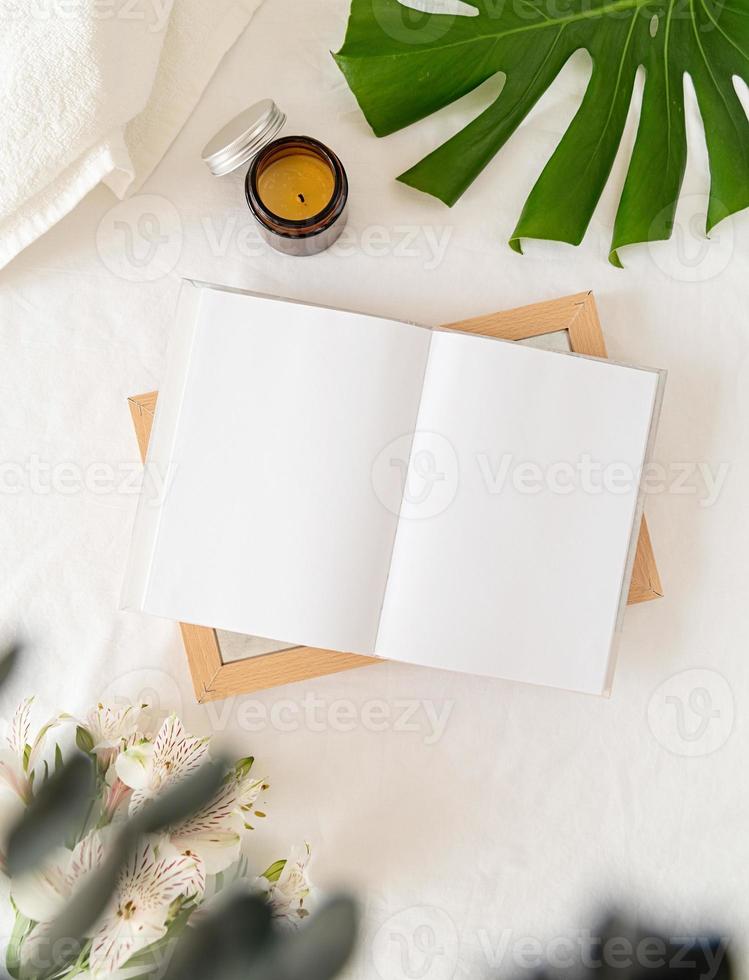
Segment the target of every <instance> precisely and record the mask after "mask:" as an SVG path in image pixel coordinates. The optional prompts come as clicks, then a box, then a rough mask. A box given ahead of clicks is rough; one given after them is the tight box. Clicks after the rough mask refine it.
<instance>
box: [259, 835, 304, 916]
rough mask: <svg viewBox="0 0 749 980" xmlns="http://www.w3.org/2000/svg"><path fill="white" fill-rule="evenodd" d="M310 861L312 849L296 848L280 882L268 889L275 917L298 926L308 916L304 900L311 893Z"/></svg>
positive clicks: (280, 877)
mask: <svg viewBox="0 0 749 980" xmlns="http://www.w3.org/2000/svg"><path fill="white" fill-rule="evenodd" d="M309 860H310V847H309V844H305V846H304V847H303V848H296V849H295V850H294V851H292V853H291V855H290V856H289V857H288V859H287V860H286V864H285V865H284V866H283V870H282V871H281V874H280V875H279V876H278V880H277V881H274V882H271V884H270V886H269V888H268V900H269V901H270V904H271V908H272V910H273V915H274V917H276V918H279V919H285V920H286V921H287V922H290V923H293V924H297V923H298V922H299V920H300V919H303V918H304V917H305V916H306V915H308V914H309V913H308V911H307V909H305V908H304V900H305V898H307V896H308V895H309V893H310V883H309V879H308V878H307V867H308V865H309Z"/></svg>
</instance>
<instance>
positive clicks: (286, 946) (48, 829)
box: [0, 651, 356, 980]
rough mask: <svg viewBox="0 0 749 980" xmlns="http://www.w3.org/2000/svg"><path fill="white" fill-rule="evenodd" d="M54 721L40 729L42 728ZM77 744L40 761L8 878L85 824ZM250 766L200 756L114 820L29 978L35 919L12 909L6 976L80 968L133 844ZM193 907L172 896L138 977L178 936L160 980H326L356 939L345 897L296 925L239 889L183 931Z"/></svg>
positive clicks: (87, 768) (3, 661) (84, 763)
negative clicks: (285, 925)
mask: <svg viewBox="0 0 749 980" xmlns="http://www.w3.org/2000/svg"><path fill="white" fill-rule="evenodd" d="M15 661H16V653H15V651H10V653H8V654H6V655H5V656H4V657H2V658H0V685H2V683H3V682H4V681H5V679H6V678H7V676H8V675H9V674H10V672H11V669H12V667H13V666H14V664H15ZM52 724H53V723H50V724H49V725H47V726H45V728H44V729H43V732H45V733H46V732H47V731H48V730H49V729H50V728H51V727H52ZM76 745H77V746H78V749H79V750H80V752H81V753H82V754H79V755H76V756H74V757H73V758H72V759H71V760H70V761H68V762H65V761H64V760H63V756H62V752H61V750H60V748H59V746H56V747H55V761H54V771H53V772H52V774H50V773H49V766H48V764H47V763H46V762H45V764H44V776H43V778H42V779H41V780H40V782H41V785H38V786H37V787H36V790H35V792H34V793H33V795H32V796H31V798H30V800H29V803H28V805H27V807H26V810H25V812H24V814H23V816H22V818H21V819H20V821H19V822H18V824H17V825H16V827H15V828H14V829H13V830H12V831H11V834H10V836H9V838H8V852H7V857H6V867H7V870H8V871H9V873H11V874H12V875H18V874H23V873H25V872H28V871H30V870H33V869H34V868H35V867H38V866H39V865H40V864H41V862H42V861H43V859H44V858H45V857H46V856H47V855H48V853H49V852H50V851H51V850H52V849H53V848H55V847H58V846H62V845H63V844H64V843H65V841H66V839H67V838H68V837H69V836H70V833H71V828H73V827H77V828H78V829H79V830H80V828H81V827H82V828H83V829H84V830H85V828H86V825H87V823H88V819H89V816H90V808H89V803H90V800H91V797H92V782H93V779H94V778H95V774H96V766H95V762H94V757H93V755H92V753H93V748H94V746H93V740H92V738H91V735H90V733H89V732H88V731H87V730H86V729H85V728H83V727H81V726H78V728H77V730H76ZM31 752H32V747H31V746H29V745H26V746H24V749H23V770H24V772H28V769H29V764H30V759H31ZM252 763H253V759H252V758H250V757H248V758H246V759H241V760H240V761H239V762H238V763H237V764H236V765H235V766H232V767H229V766H228V764H227V762H226V761H222V760H215V761H213V762H207V763H204V764H203V765H202V766H201V767H200V768H199V769H197V770H196V771H195V772H193V773H192V774H191V775H189V776H186V777H185V778H184V779H182V780H180V781H179V782H177V783H176V784H175V785H173V786H172V787H171V788H170V789H168V790H167V791H166V792H165V793H163V795H161V796H159V797H157V798H156V799H155V800H153V801H152V802H151V803H150V804H149V805H148V806H147V807H144V808H143V809H141V810H140V811H139V812H138V813H137V814H136V815H135V816H133V817H130V818H129V819H128V820H126V821H125V822H124V823H122V824H121V825H118V827H117V829H116V831H114V832H113V837H112V842H111V847H110V848H109V852H108V855H107V857H106V858H105V860H104V863H103V864H102V865H101V866H100V867H99V868H98V869H97V870H96V871H93V872H91V873H90V874H89V875H88V876H87V878H86V879H85V881H84V883H83V885H82V886H81V888H80V890H79V891H78V892H77V893H76V894H75V895H74V896H73V897H72V899H71V900H70V901H69V902H68V904H67V906H66V907H65V909H64V910H63V912H62V913H61V914H60V915H59V916H58V917H57V919H55V920H54V921H53V922H51V923H50V925H49V928H48V930H47V932H46V935H45V942H46V949H48V950H49V951H50V961H49V963H48V965H47V966H46V967H45V971H44V974H43V975H40V973H39V971H38V970H37V969H34V973H33V976H32V975H31V974H29V973H28V967H27V968H26V970H25V971H24V970H23V969H22V966H21V947H22V944H23V943H24V941H25V940H26V938H27V936H28V935H29V932H30V931H31V929H32V928H33V926H34V925H35V923H34V922H33V921H32V920H30V919H28V918H26V917H25V916H24V915H22V914H21V913H20V912H19V911H18V909H17V908H16V909H15V913H16V915H15V923H14V927H13V931H12V933H11V936H10V938H9V941H8V946H7V950H6V968H7V970H8V972H9V974H10V976H11V977H13V978H14V980H46V978H56V977H62V976H74V975H76V974H77V973H79V972H82V970H83V969H84V968H85V967H84V964H85V961H86V958H87V956H88V953H89V950H90V946H91V943H90V941H89V940H87V939H86V938H85V937H86V936H87V935H90V932H91V927H92V926H93V925H94V923H95V922H96V920H97V919H98V918H99V916H100V915H101V912H102V909H104V908H105V907H106V906H107V904H108V902H109V900H110V898H111V896H112V895H113V893H114V892H115V889H116V886H117V881H118V878H119V875H120V871H121V868H122V866H123V864H124V863H125V862H126V860H127V859H128V857H129V856H130V855H131V854H132V852H133V849H134V848H135V847H136V846H137V845H138V843H139V842H140V841H142V840H143V838H145V837H147V836H148V835H150V834H155V833H158V832H159V831H162V830H165V829H166V828H168V827H169V826H170V825H172V824H175V823H178V822H179V821H180V820H183V819H185V818H187V817H189V816H190V815H191V814H193V813H195V812H197V811H199V810H200V809H201V807H203V806H205V805H207V804H208V803H209V802H210V801H211V800H212V799H213V798H214V796H215V794H216V793H217V792H218V791H219V789H220V787H221V786H222V784H223V783H224V780H225V779H227V778H236V777H238V776H242V775H246V774H247V773H248V772H249V771H250V768H251V767H252ZM33 775H34V773H33V772H32V773H30V774H29V783H30V786H32V787H33ZM87 810H89V812H87ZM113 830H114V829H113ZM285 864H286V862H285V861H277V862H275V864H273V865H271V866H270V868H268V869H267V871H266V873H265V877H267V879H268V880H269V881H271V882H275V881H277V880H278V877H279V876H280V874H281V871H282V870H283V868H284V866H285ZM194 909H195V906H194V904H193V903H192V902H190V901H187V902H185V901H183V900H180V901H179V902H178V903H177V902H175V903H174V907H173V909H172V910H171V917H170V921H169V926H168V930H167V934H166V935H165V936H164V937H163V939H161V940H159V941H158V942H156V943H153V944H152V945H151V946H150V947H147V948H146V949H144V950H142V951H141V952H140V953H139V954H137V956H134V957H132V958H131V961H130V962H129V963H128V968H133V969H136V970H137V969H141V968H142V969H143V970H144V972H143V973H142V974H140V977H141V978H142V980H146V978H148V980H152V978H153V980H155V978H156V977H158V978H159V980H161V978H162V977H163V976H164V973H163V958H162V957H163V956H164V955H166V954H168V951H169V947H170V946H172V945H174V943H175V941H177V951H176V956H175V958H174V960H173V962H172V963H171V964H170V965H169V967H168V968H167V974H166V980H169V978H171V980H190V978H192V977H195V978H196V980H197V978H200V980H204V978H205V977H211V978H213V980H244V978H245V977H249V976H252V978H253V980H331V978H333V977H334V976H335V975H336V974H337V973H338V972H339V970H340V969H341V967H342V966H343V964H344V963H345V961H346V960H347V959H348V957H349V955H350V953H351V950H352V948H353V945H354V941H355V937H356V910H355V908H354V905H353V903H352V902H351V900H350V899H348V898H343V897H341V898H337V899H334V900H333V901H332V902H330V903H328V905H327V906H325V907H324V908H323V909H322V910H321V911H320V913H319V914H318V915H316V916H314V917H313V918H312V920H311V922H310V923H309V924H308V925H307V926H305V928H303V929H300V930H299V931H283V930H281V929H279V928H277V927H276V926H275V924H274V923H273V921H272V918H271V911H270V908H269V906H268V903H267V902H266V901H265V899H264V897H262V896H261V895H257V894H252V895H247V894H243V895H236V896H235V897H233V898H231V899H229V900H228V901H226V902H225V903H224V904H223V906H222V908H221V909H220V911H219V912H216V913H214V914H213V915H209V916H207V917H206V919H205V921H204V922H202V923H200V924H199V925H197V926H195V927H194V928H191V929H189V930H187V929H185V927H186V925H187V922H188V920H189V918H190V916H191V915H192V913H193V911H194ZM78 937H80V938H78ZM180 937H181V940H180Z"/></svg>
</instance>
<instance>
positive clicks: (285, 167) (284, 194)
mask: <svg viewBox="0 0 749 980" xmlns="http://www.w3.org/2000/svg"><path fill="white" fill-rule="evenodd" d="M334 189H335V178H334V176H333V172H332V170H331V169H330V167H329V166H328V164H327V163H326V162H325V161H324V160H321V159H320V158H319V157H316V156H312V155H311V154H309V153H302V152H296V153H289V154H287V155H285V156H281V157H278V158H277V159H276V160H273V161H272V162H271V163H269V164H268V166H267V167H264V168H263V170H262V172H261V173H260V174H258V178H257V194H258V197H259V198H260V200H261V201H262V202H263V204H264V205H265V206H266V208H268V210H269V211H272V212H273V214H277V215H278V217H279V218H286V219H287V220H290V221H302V220H304V219H305V218H312V217H314V216H315V215H316V214H319V213H320V212H321V211H322V210H323V209H324V208H325V207H326V205H328V204H329V203H330V200H331V198H332V197H333V190H334Z"/></svg>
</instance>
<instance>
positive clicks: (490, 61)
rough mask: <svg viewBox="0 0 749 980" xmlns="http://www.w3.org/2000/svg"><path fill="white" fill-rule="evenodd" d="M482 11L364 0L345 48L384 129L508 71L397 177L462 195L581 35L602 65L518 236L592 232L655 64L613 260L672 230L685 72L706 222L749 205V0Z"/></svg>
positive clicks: (608, 0)
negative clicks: (740, 91) (692, 95)
mask: <svg viewBox="0 0 749 980" xmlns="http://www.w3.org/2000/svg"><path fill="white" fill-rule="evenodd" d="M470 2H471V5H472V6H474V9H475V10H476V11H477V13H476V15H475V16H456V15H453V14H444V13H442V14H439V13H432V14H425V13H417V12H415V11H414V10H412V9H409V8H407V7H406V6H405V5H403V4H401V3H400V2H399V0H352V4H351V15H350V19H349V24H348V30H347V33H346V39H345V42H344V45H343V47H342V49H341V50H340V51H339V52H338V54H337V55H336V56H335V57H336V61H337V62H338V65H339V66H340V68H341V70H342V71H343V73H344V75H345V76H346V79H347V81H348V83H349V85H350V86H351V88H352V90H353V92H354V94H355V96H356V98H357V100H358V102H359V105H360V106H361V108H362V111H363V112H364V114H365V116H366V118H367V120H368V121H369V123H370V125H371V126H372V128H373V130H374V131H375V133H376V134H377V135H378V136H385V135H386V134H388V133H392V132H394V131H395V130H398V129H401V128H402V127H404V126H408V125H409V124H411V123H413V122H416V121H417V120H418V119H422V118H424V117H425V116H428V115H430V114H431V113H433V112H436V111H437V110H438V109H441V108H442V107H443V106H446V105H448V104H449V103H451V102H454V101H455V100H456V99H459V98H460V97H461V96H463V95H465V94H466V93H468V92H470V91H471V90H472V89H474V88H476V86H477V85H480V84H481V83H482V82H483V81H485V80H486V79H487V78H489V77H491V76H492V75H494V74H496V73H497V72H502V73H504V75H505V76H506V77H505V82H504V85H503V88H502V90H501V92H500V94H499V96H498V97H497V98H496V100H495V101H494V102H493V103H492V104H491V105H490V106H489V107H488V108H487V109H486V110H485V111H484V112H483V113H481V115H480V116H478V118H476V119H474V120H473V121H472V122H470V123H468V125H467V126H466V127H465V128H464V129H462V130H461V131H460V132H458V133H457V134H456V135H455V136H453V137H452V138H451V139H449V140H448V141H447V142H446V143H444V144H443V145H442V146H440V147H438V148H437V149H436V150H434V151H433V152H432V153H430V154H429V156H427V157H426V158H425V159H423V160H422V161H421V162H420V163H417V164H416V165H415V166H414V167H412V168H411V169H410V170H408V171H406V173H404V174H401V176H400V177H399V180H401V181H403V182H404V183H406V184H409V185H411V186H412V187H416V188H418V189H419V190H422V191H426V192H427V193H429V194H433V195H434V196H435V197H438V198H440V200H442V201H444V202H445V203H446V204H448V205H452V204H454V203H455V201H457V200H458V198H459V197H460V196H461V194H462V193H463V192H464V191H465V190H466V188H467V187H468V186H469V185H470V184H471V182H472V181H473V180H475V178H476V177H477V176H478V174H479V173H480V172H481V171H482V170H483V168H484V167H485V166H486V165H487V164H488V163H489V161H490V160H491V159H492V158H493V157H494V156H495V154H496V153H497V152H498V151H499V150H500V149H501V147H502V146H504V144H505V143H506V141H507V140H508V139H509V137H510V136H511V135H512V133H513V132H514V131H515V129H516V128H517V126H518V125H519V124H520V123H521V122H522V121H523V119H524V118H525V117H526V115H527V114H528V112H529V111H530V110H531V108H532V107H533V105H534V104H535V103H536V101H537V100H538V99H539V98H540V97H541V95H543V93H544V92H545V91H546V90H547V89H548V88H549V86H550V85H551V84H552V82H553V81H554V79H555V77H556V76H557V74H558V73H559V71H560V69H561V68H562V66H563V65H564V64H565V62H566V61H567V60H568V58H569V57H570V56H571V55H572V54H573V53H574V52H575V51H577V50H579V49H581V48H584V49H587V51H588V52H589V53H590V56H591V58H592V62H593V70H592V75H591V78H590V82H589V84H588V88H587V91H586V93H585V97H584V98H583V101H582V104H581V105H580V108H579V110H578V112H577V114H576V115H575V117H574V119H573V120H572V122H571V123H570V125H569V127H568V129H567V131H566V132H565V134H564V135H563V137H562V139H561V141H560V143H559V145H558V146H557V148H556V150H555V151H554V153H553V154H552V156H551V158H550V159H549V161H548V163H547V164H546V166H545V168H544V170H543V172H542V173H541V175H540V177H539V178H538V180H537V181H536V184H535V185H534V187H533V189H532V191H531V193H530V196H529V197H528V200H527V201H526V203H525V206H524V208H523V210H522V213H521V215H520V218H519V220H518V223H517V225H516V227H515V230H514V232H513V234H512V237H511V239H510V244H511V246H512V247H513V248H514V249H516V250H517V251H520V250H521V245H520V242H521V239H523V238H541V239H553V240H556V241H563V242H569V243H571V244H574V245H577V244H579V243H580V242H581V241H582V238H583V235H584V234H585V230H586V228H587V227H588V223H589V222H590V219H591V216H592V214H593V211H594V209H595V207H596V204H597V202H598V200H599V198H600V195H601V193H602V191H603V188H604V186H605V184H606V181H607V179H608V176H609V173H610V171H611V167H612V164H613V161H614V158H615V155H616V152H617V149H618V147H619V143H620V140H621V135H622V131H623V129H624V124H625V120H626V117H627V112H628V109H629V105H630V101H631V96H632V89H633V84H634V80H635V74H636V72H637V69H638V67H639V66H643V67H644V68H645V70H646V73H647V74H646V82H645V90H644V95H643V104H642V111H641V115H640V122H639V127H638V130H637V137H636V140H635V145H634V149H633V151H632V156H631V159H630V161H629V169H628V172H627V177H626V181H625V183H624V188H623V190H622V194H621V198H620V201H619V207H618V211H617V215H616V220H615V224H614V231H613V239H612V243H611V253H610V260H611V261H612V262H613V263H614V264H615V265H619V264H620V262H619V257H618V253H617V250H618V249H619V248H621V247H622V246H624V245H629V244H633V243H636V242H646V241H658V240H662V239H666V238H669V237H670V235H671V231H672V228H673V222H674V214H675V211H676V205H677V201H678V197H679V191H680V188H681V182H682V178H683V174H684V167H685V161H686V152H687V147H686V131H685V124H684V95H683V76H684V73H687V74H689V76H690V77H691V79H692V82H693V83H694V87H695V90H696V93H697V99H698V102H699V108H700V112H701V114H702V118H703V121H704V124H705V135H706V140H707V149H708V153H709V158H710V175H711V183H710V196H709V204H708V209H707V221H706V224H707V227H706V233H709V232H710V230H711V229H712V228H713V227H714V226H715V225H716V224H717V223H718V222H719V221H721V220H722V219H723V218H725V217H727V216H728V215H731V214H734V213H735V212H737V211H739V210H741V209H742V208H745V207H747V206H748V205H749V123H748V122H747V117H746V114H745V112H744V109H743V107H742V105H741V102H740V101H739V99H738V97H737V95H736V92H735V89H734V86H733V81H732V77H733V76H734V75H737V76H739V77H740V78H743V79H744V80H745V81H747V80H749V9H748V8H747V5H746V3H745V2H744V0H562V2H560V0H470Z"/></svg>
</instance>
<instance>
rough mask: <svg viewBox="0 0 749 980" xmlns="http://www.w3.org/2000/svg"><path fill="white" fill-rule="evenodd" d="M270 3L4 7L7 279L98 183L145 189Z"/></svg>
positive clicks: (11, 3) (3, 254)
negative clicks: (15, 263) (15, 262)
mask: <svg viewBox="0 0 749 980" xmlns="http://www.w3.org/2000/svg"><path fill="white" fill-rule="evenodd" d="M261 2H262V0H34V2H33V3H28V0H4V2H3V3H2V11H0V21H1V22H2V30H0V64H2V65H3V72H2V74H1V75H0V92H2V99H1V100H0V101H1V102H2V105H3V113H2V121H3V130H4V132H3V135H2V140H0V268H1V267H2V266H4V265H5V264H6V263H8V262H10V260H11V259H12V258H13V257H14V256H15V255H17V254H18V253H19V252H20V251H21V250H22V249H24V248H25V247H26V246H27V245H29V244H30V243H31V242H33V241H34V240H35V239H36V238H38V237H39V236H40V235H42V234H43V233H44V232H45V231H47V229H48V228H50V227H51V226H52V225H53V224H54V223H55V222H57V221H59V220H60V218H62V217H63V216H64V215H66V214H67V213H68V212H69V211H70V210H71V209H72V208H73V207H75V205H76V204H77V203H78V202H79V201H80V200H81V198H82V197H84V195H85V194H87V193H88V192H89V191H90V190H91V189H92V188H93V187H95V186H96V185H97V184H98V183H99V182H100V181H105V182H106V183H107V184H108V185H109V186H110V187H111V188H112V190H113V191H114V192H115V193H116V194H117V195H118V196H119V197H124V196H125V194H126V193H128V192H132V191H133V190H135V189H137V188H138V187H139V186H140V184H142V182H143V181H144V180H145V179H146V177H147V176H148V175H149V174H150V173H151V171H152V170H153V168H154V167H155V166H156V164H157V163H158V162H159V160H160V159H161V157H162V156H163V155H164V153H165V152H166V150H167V149H168V147H169V145H170V144H171V142H172V140H173V139H174V138H175V136H176V135H177V133H178V132H179V130H180V129H181V128H182V126H183V125H184V123H185V121H186V120H187V118H188V116H189V115H190V113H191V112H192V110H193V108H194V107H195V105H196V103H197V101H198V99H199V98H200V96H201V94H202V92H203V90H204V89H205V86H206V85H207V84H208V81H209V80H210V78H211V76H212V75H213V72H214V71H215V69H216V67H217V66H218V64H219V62H220V60H221V58H222V57H223V55H224V54H225V53H226V51H227V50H228V49H229V48H230V47H231V45H232V44H233V43H234V42H235V41H236V39H237V38H238V37H239V35H240V34H241V33H242V31H243V30H244V28H245V27H246V25H247V23H248V22H249V20H250V18H251V17H252V15H253V13H254V12H255V10H256V9H257V8H258V6H259V5H260V3H261Z"/></svg>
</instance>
